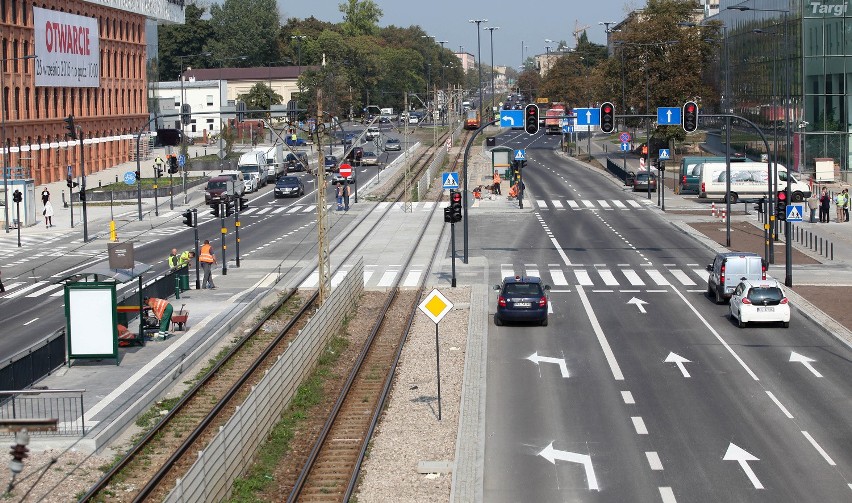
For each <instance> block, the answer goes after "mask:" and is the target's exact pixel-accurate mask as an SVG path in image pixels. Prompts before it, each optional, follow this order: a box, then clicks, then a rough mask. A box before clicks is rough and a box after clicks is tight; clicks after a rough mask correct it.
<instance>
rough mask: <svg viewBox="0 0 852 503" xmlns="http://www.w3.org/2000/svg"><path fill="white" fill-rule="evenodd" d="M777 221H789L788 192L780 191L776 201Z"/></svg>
mask: <svg viewBox="0 0 852 503" xmlns="http://www.w3.org/2000/svg"><path fill="white" fill-rule="evenodd" d="M775 219H776V220H787V192H786V191H784V190H779V191H778V194H777V195H776V199H775Z"/></svg>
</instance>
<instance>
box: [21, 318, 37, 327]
mask: <svg viewBox="0 0 852 503" xmlns="http://www.w3.org/2000/svg"><path fill="white" fill-rule="evenodd" d="M36 321H38V318H33V319H31V320H30V321H28V322H26V323H24V326H27V325H29V324H30V323H35V322H36Z"/></svg>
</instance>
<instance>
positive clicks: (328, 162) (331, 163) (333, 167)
mask: <svg viewBox="0 0 852 503" xmlns="http://www.w3.org/2000/svg"><path fill="white" fill-rule="evenodd" d="M323 164H324V165H325V170H326V171H337V156H334V155H327V156H325V161H323Z"/></svg>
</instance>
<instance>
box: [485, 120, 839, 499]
mask: <svg viewBox="0 0 852 503" xmlns="http://www.w3.org/2000/svg"><path fill="white" fill-rule="evenodd" d="M517 133H518V132H514V134H513V133H509V136H511V137H518V134H517ZM554 138H555V137H552V138H544V139H543V138H541V137H536V141H535V142H534V143H532V144H531V145H528V146H526V153H527V157H528V158H529V159H530V160H529V162H528V164H527V167H526V168H525V172H524V180H525V184H526V186H527V189H528V200H529V202H533V201H534V202H535V205H534V206H535V208H536V209H535V210H534V211H532V212H521V211H518V212H517V213H515V214H510V215H502V214H501V215H494V214H485V213H483V214H480V215H476V214H473V218H476V219H477V220H476V221H472V222H471V229H472V235H471V243H474V244H475V245H479V244H481V248H480V249H477V248H476V246H474V247H473V248H472V249H471V254H472V255H473V256H476V255H477V254H482V255H484V256H485V257H487V258H488V260H489V270H490V271H491V272H490V282H491V283H493V284H496V283H498V282H499V281H500V278H501V276H502V275H505V274H521V273H526V274H530V275H540V276H542V278H543V279H544V281H545V282H546V283H549V284H551V285H552V286H553V290H552V293H551V302H552V309H553V314H551V318H550V324H549V326H548V327H538V326H535V327H534V326H523V325H516V326H504V327H496V326H494V325H493V324H492V325H491V326H490V328H489V332H488V338H489V339H488V370H487V398H486V445H485V493H484V494H485V500H486V501H666V502H670V501H708V502H710V501H713V502H715V501H791V502H793V501H849V500H850V499H852V485H850V482H852V474H850V467H852V426H850V422H849V421H848V418H849V417H850V414H852V392H850V391H849V389H848V386H847V383H848V382H850V381H849V380H850V378H852V366H850V364H849V360H850V357H852V352H850V351H849V349H848V348H847V347H846V346H844V345H841V344H840V343H838V342H837V341H836V340H835V339H833V338H831V337H830V336H828V335H825V334H824V333H822V331H821V330H820V329H819V328H818V327H816V326H814V324H813V323H812V322H810V321H809V320H807V319H805V318H804V317H802V316H797V315H796V311H795V309H794V313H793V322H792V324H791V328H789V329H784V328H780V327H777V326H758V327H748V328H746V329H739V328H737V327H736V325H735V324H734V323H731V321H730V320H729V319H728V317H727V313H728V306H727V305H715V304H714V303H713V302H712V301H711V300H710V299H709V298H707V296H706V294H705V293H704V290H706V281H704V282H702V281H701V276H700V272H701V269H703V267H704V266H705V265H706V264H707V263H709V262H710V261H711V259H712V254H711V252H709V251H708V250H707V249H705V248H703V247H702V246H701V245H699V243H698V242H697V241H695V240H694V239H693V238H691V237H690V236H688V235H686V234H684V233H683V232H681V231H680V230H679V229H677V228H675V227H674V226H672V225H670V224H669V223H667V222H666V221H665V219H664V217H661V216H660V215H659V214H658V213H657V212H656V211H654V210H651V209H648V208H647V207H645V205H644V203H642V202H641V199H642V198H644V197H645V195H644V194H637V195H633V194H629V193H627V192H625V191H624V190H623V189H622V187H620V186H618V185H616V184H613V183H612V182H610V181H608V180H607V179H605V177H604V176H603V175H601V174H600V173H597V172H593V171H590V170H588V169H586V168H584V167H582V166H579V165H577V164H576V163H574V162H573V161H571V160H565V159H564V158H562V157H560V156H559V155H558V154H556V153H555V152H554V151H553V150H552V148H553V146H554ZM518 139H519V140H521V141H523V140H524V138H523V137H519V138H518ZM526 141H527V143H529V140H528V139H527V140H526ZM507 143H508V144H509V145H511V146H513V147H515V148H519V146H518V145H515V144H513V143H512V140H509V138H504V139H503V140H502V141H498V144H507ZM540 145H542V146H543V145H546V147H544V148H540V147H539V146H540ZM522 146H524V145H521V147H522ZM630 199H633V200H635V201H637V202H638V203H640V204H641V205H642V206H641V207H640V208H636V207H634V206H632V205H630V204H629V203H628V201H629V200H630ZM554 201H560V202H561V205H562V208H561V209H560V208H558V207H557V206H556V205H554V204H553V202H554ZM570 201H574V202H576V203H577V204H578V206H579V208H580V209H573V207H572V206H571V205H570V204H569V202H570ZM584 201H588V202H589V204H588V205H586V204H585V202H584ZM601 201H605V202H606V203H607V205H608V206H609V208H610V209H606V207H605V206H604V205H603V203H602V202H601ZM615 201H622V202H623V204H622V205H623V206H624V207H623V208H621V207H620V206H618V205H617V203H616V202H615ZM653 201H654V202H656V197H654V198H653ZM542 203H543V204H542ZM548 233H550V235H549V234H548ZM551 235H552V237H551ZM560 250H561V253H560ZM640 282H641V283H642V284H639V283H640ZM560 283H561V284H560ZM493 297H495V296H494V295H493V296H492V299H491V303H494V302H495V300H494V298H493ZM492 309H493V308H492ZM533 355H535V356H533ZM795 355H803V356H804V357H806V358H809V359H812V360H814V362H813V363H810V362H808V364H807V365H806V364H805V363H802V362H800V361H792V362H791V361H790V360H791V357H792V358H793V359H794V360H797V359H799V358H798V357H797V356H795ZM540 357H544V358H546V359H545V360H539V358H540ZM534 360H535V361H534ZM562 362H564V364H563V363H562ZM563 365H564V372H565V373H564V374H563V370H562V369H563V367H562V366H563ZM566 374H567V375H566Z"/></svg>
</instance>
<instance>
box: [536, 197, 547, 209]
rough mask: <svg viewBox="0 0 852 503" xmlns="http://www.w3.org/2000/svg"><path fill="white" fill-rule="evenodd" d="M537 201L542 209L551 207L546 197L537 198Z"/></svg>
mask: <svg viewBox="0 0 852 503" xmlns="http://www.w3.org/2000/svg"><path fill="white" fill-rule="evenodd" d="M535 203H536V204H537V205H538V208H539V209H541V210H546V209H549V208H548V207H547V201H545V200H544V199H536V200H535Z"/></svg>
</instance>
